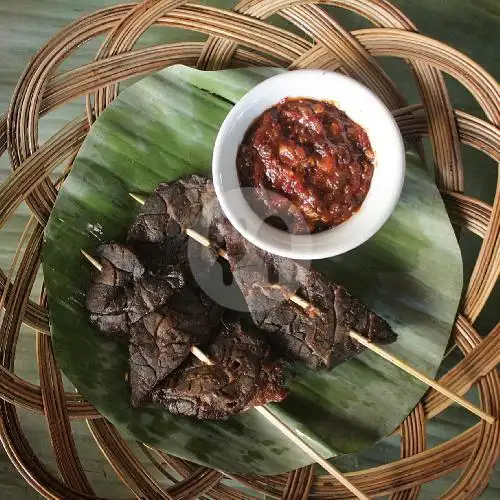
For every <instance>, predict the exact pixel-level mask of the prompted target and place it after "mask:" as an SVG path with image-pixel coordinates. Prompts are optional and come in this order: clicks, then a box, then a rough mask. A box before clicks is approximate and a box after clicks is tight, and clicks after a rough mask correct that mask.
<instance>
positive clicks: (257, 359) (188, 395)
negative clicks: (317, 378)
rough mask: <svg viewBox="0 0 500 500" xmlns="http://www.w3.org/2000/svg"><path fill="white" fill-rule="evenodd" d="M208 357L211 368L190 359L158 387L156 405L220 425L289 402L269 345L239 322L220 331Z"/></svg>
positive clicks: (281, 372)
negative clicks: (253, 410) (245, 413)
mask: <svg viewBox="0 0 500 500" xmlns="http://www.w3.org/2000/svg"><path fill="white" fill-rule="evenodd" d="M207 353H208V355H209V357H210V359H211V360H212V361H213V362H214V364H213V365H211V366H208V365H202V364H201V363H200V362H199V361H198V360H194V359H192V360H191V361H189V362H188V363H187V364H186V365H183V366H181V367H179V369H178V370H176V371H175V372H174V373H172V375H171V376H170V377H168V378H167V379H165V380H164V381H163V382H162V383H161V384H159V386H158V387H157V388H156V389H155V390H154V391H153V401H155V402H157V403H159V404H161V405H162V406H163V407H164V408H165V409H166V410H168V411H169V412H170V413H173V414H176V415H187V416H192V417H196V418H199V419H201V420H205V419H210V420H220V419H224V418H226V417H229V416H231V415H235V414H237V413H241V412H243V411H246V410H248V409H249V408H252V407H253V406H256V405H263V404H266V403H268V402H273V401H274V402H279V401H281V400H283V399H284V398H285V397H286V391H285V389H284V388H283V384H284V375H283V370H282V368H281V366H280V365H279V364H278V363H276V362H274V361H272V360H271V358H270V350H269V346H268V345H267V343H266V341H265V340H264V339H263V338H262V337H261V336H259V335H258V334H257V333H256V332H254V331H252V330H248V329H246V330H243V329H242V326H241V323H240V322H239V321H238V322H231V323H228V324H227V325H224V326H222V328H221V331H220V333H219V334H218V335H217V337H216V338H215V339H214V340H213V341H212V342H211V343H210V345H209V346H208V347H207Z"/></svg>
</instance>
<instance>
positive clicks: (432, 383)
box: [130, 193, 495, 424]
mask: <svg viewBox="0 0 500 500" xmlns="http://www.w3.org/2000/svg"><path fill="white" fill-rule="evenodd" d="M130 196H131V197H132V198H133V199H134V200H136V201H137V202H138V203H140V204H141V205H144V203H145V200H144V198H142V197H141V196H139V195H137V194H133V193H130ZM186 234H187V235H188V236H189V237H190V238H192V239H194V240H196V241H197V242H198V243H200V244H201V245H203V246H205V247H207V248H210V247H211V246H212V244H211V243H210V240H209V239H208V238H206V237H205V236H203V235H201V234H200V233H198V232H197V231H194V230H193V229H186ZM217 253H218V255H219V256H220V257H222V258H224V259H226V260H227V253H226V252H225V250H219V251H218V252H217ZM274 286H275V287H276V288H280V289H282V291H283V293H284V295H285V297H286V298H288V299H289V300H291V301H292V302H294V303H295V304H297V305H298V306H299V307H302V308H303V309H305V310H306V311H308V312H319V311H318V310H317V308H315V307H314V305H313V304H310V303H309V302H307V301H306V300H304V299H303V298H302V297H299V296H297V295H295V294H292V293H290V292H289V291H288V290H286V288H284V287H282V286H280V285H274ZM349 336H350V337H351V338H352V339H353V340H355V341H356V342H359V343H360V344H362V345H363V346H365V347H366V348H367V349H369V350H370V351H372V352H374V353H375V354H378V355H379V356H381V357H382V358H384V359H385V360H386V361H389V363H392V364H393V365H394V366H397V367H398V368H400V369H401V370H403V371H405V372H406V373H408V374H409V375H412V376H413V377H415V378H416V379H418V380H420V382H422V383H424V384H425V385H428V386H429V387H432V388H433V389H435V390H436V391H437V392H439V393H441V394H442V395H443V396H445V397H447V398H448V399H451V400H452V401H454V402H455V403H457V404H458V405H460V406H462V407H463V408H465V409H467V410H469V411H470V412H471V413H474V414H475V415H477V416H478V417H480V418H481V419H482V420H485V421H486V422H488V423H490V424H493V423H494V422H495V417H494V416H493V415H490V414H489V413H486V412H485V411H483V410H481V408H478V407H477V406H476V405H474V404H472V403H471V402H469V401H467V400H466V399H465V398H462V397H461V396H459V395H458V394H455V393H453V392H451V391H450V390H449V389H447V388H446V387H445V386H444V385H442V384H440V383H439V382H438V381H437V380H433V379H431V378H429V377H428V376H427V375H425V374H424V373H422V372H420V371H419V370H417V369H416V368H413V367H412V366H410V365H409V364H407V363H406V362H405V361H403V360H401V359H399V358H397V357H396V356H394V355H393V354H391V353H389V352H388V351H386V350H385V349H382V348H381V347H380V346H378V345H375V344H374V343H372V342H370V341H369V340H367V339H366V338H364V337H363V336H361V335H360V334H359V333H358V332H355V331H354V330H350V331H349Z"/></svg>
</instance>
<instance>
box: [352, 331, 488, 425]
mask: <svg viewBox="0 0 500 500" xmlns="http://www.w3.org/2000/svg"><path fill="white" fill-rule="evenodd" d="M349 335H350V336H351V338H353V339H355V340H356V341H358V342H359V343H360V344H362V345H364V346H365V347H368V349H370V350H372V351H373V352H374V353H376V354H378V355H379V356H381V357H382V358H384V359H386V360H387V361H389V362H390V363H392V364H393V365H395V366H397V367H398V368H401V370H403V371H405V372H406V373H409V374H410V375H413V376H414V377H415V378H417V379H418V380H420V381H421V382H423V383H424V384H427V385H428V386H429V387H432V388H433V389H436V391H438V392H440V393H441V394H443V396H446V397H447V398H449V399H451V400H452V401H455V403H457V404H459V405H460V406H462V407H464V408H466V409H467V410H469V411H470V412H472V413H474V414H475V415H477V416H478V417H480V418H482V419H483V420H486V422H488V423H490V424H493V423H494V422H495V417H494V416H493V415H490V414H489V413H486V412H484V411H483V410H481V408H478V407H477V406H475V405H473V404H472V403H470V402H469V401H467V400H466V399H465V398H462V397H461V396H459V395H458V394H455V393H453V392H451V391H450V390H448V389H447V388H446V387H445V386H444V385H442V384H440V383H439V382H438V381H437V380H433V379H432V378H429V377H428V376H427V375H424V374H423V373H421V372H419V371H418V370H417V369H415V368H413V367H412V366H410V365H408V364H406V363H405V362H404V361H402V360H400V359H398V358H396V357H395V356H393V355H392V354H390V353H388V352H387V351H386V350H384V349H382V348H381V347H379V346H378V345H376V344H372V343H370V342H369V341H368V340H366V339H365V338H364V337H362V336H361V335H359V334H358V333H356V332H353V331H351V332H350V333H349Z"/></svg>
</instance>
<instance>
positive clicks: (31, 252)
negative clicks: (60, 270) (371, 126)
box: [0, 0, 500, 500]
mask: <svg viewBox="0 0 500 500" xmlns="http://www.w3.org/2000/svg"><path fill="white" fill-rule="evenodd" d="M320 3H321V4H325V3H330V4H331V5H335V6H337V7H341V8H344V9H348V10H351V11H354V12H356V13H357V14H359V15H361V16H363V17H365V18H366V19H367V20H368V21H370V23H371V24H372V25H373V26H374V27H372V28H369V29H361V30H357V31H354V32H349V31H346V30H345V29H344V28H343V27H342V26H340V25H339V24H338V23H337V21H336V20H335V19H334V18H332V17H331V16H330V15H329V14H328V13H327V12H326V11H325V10H324V8H323V6H320V5H319V4H320ZM272 14H278V15H279V16H282V17H283V18H285V19H286V20H288V21H289V22H291V23H292V24H293V25H295V26H296V27H297V28H298V29H299V30H298V31H294V32H293V33H292V32H289V31H286V30H284V29H280V28H277V27H275V26H273V25H271V24H268V22H266V19H267V18H268V17H269V16H271V15H272ZM153 25H156V26H162V27H164V28H165V29H168V27H176V28H182V29H185V30H194V31H198V32H201V33H204V34H206V35H208V39H207V40H206V41H205V42H196V43H195V42H189V43H171V44H168V45H157V46H152V47H147V48H138V49H135V48H134V45H135V43H136V41H137V40H138V39H139V37H140V36H141V35H142V34H143V33H144V32H145V31H146V30H147V29H148V28H150V27H151V26H153ZM297 32H300V33H301V35H297V34H295V33H297ZM103 34H104V35H105V42H104V43H103V44H102V45H101V47H100V49H99V51H98V53H97V55H96V57H95V60H94V61H93V62H91V63H89V64H86V65H84V66H81V67H78V68H75V69H72V70H70V71H66V72H64V73H61V72H57V70H58V66H59V65H60V64H61V63H62V62H63V61H64V59H65V58H66V57H67V56H68V55H70V54H71V53H72V52H73V51H74V50H75V49H76V48H77V47H78V46H79V45H81V44H83V43H85V42H87V41H89V40H91V39H93V38H95V37H97V36H99V35H103ZM379 57H392V58H399V59H401V60H403V61H404V62H405V63H406V64H408V65H409V66H410V67H411V70H412V73H413V75H414V77H415V81H416V83H417V85H418V89H419V92H420V96H421V104H420V105H411V106H408V105H407V104H406V103H405V100H404V99H403V97H402V95H401V94H400V92H399V91H398V88H397V82H392V81H391V79H390V78H389V77H388V76H387V75H386V74H385V73H384V71H383V70H382V69H381V67H380V66H379V64H378V62H377V58H379ZM172 64H186V65H191V66H195V67H198V68H200V69H207V70H215V69H222V68H226V67H240V66H249V65H250V66H255V65H264V66H282V67H285V68H290V69H296V68H324V69H335V70H338V71H342V72H345V73H346V74H349V75H351V76H353V77H354V78H356V79H358V80H359V81H361V82H363V83H364V84H365V85H367V86H368V87H370V88H371V89H373V90H374V91H375V92H376V93H377V94H378V95H379V96H380V97H381V98H382V100H383V101H384V102H385V104H386V105H387V106H388V107H389V108H390V109H392V110H393V113H394V116H395V117H396V119H397V122H398V124H399V126H400V128H401V131H402V133H403V135H404V137H405V138H406V139H408V140H411V141H413V142H415V143H416V144H417V145H418V144H419V141H420V139H421V138H422V137H425V136H428V137H429V138H430V140H431V143H432V148H433V155H434V162H435V167H436V168H435V172H436V183H437V185H438V187H439V188H440V190H441V192H442V195H443V199H444V201H445V204H446V207H447V210H448V212H449V215H450V218H451V220H452V222H453V223H454V224H455V225H456V226H457V233H458V232H460V227H462V228H466V229H468V230H470V231H472V232H473V233H475V234H476V235H478V236H479V237H480V238H481V239H482V246H481V250H480V252H479V255H478V257H477V261H476V263H475V267H474V270H473V272H472V275H471V277H470V280H469V282H468V283H467V284H466V287H465V290H464V296H463V300H462V303H461V306H460V311H459V314H458V316H457V319H456V323H455V326H454V329H453V332H452V339H453V341H454V343H455V344H456V345H457V346H458V348H459V349H460V350H461V351H462V353H463V359H462V360H461V361H460V362H459V363H458V364H457V365H456V366H455V367H454V368H453V369H452V370H450V371H449V372H448V373H446V375H444V376H443V377H442V378H441V382H442V383H443V384H445V385H446V386H447V387H448V388H450V389H451V390H452V391H454V392H455V393H457V394H460V395H463V394H465V393H466V392H467V391H468V390H469V389H470V388H471V387H472V386H474V385H475V386H476V387H477V389H478V391H479V394H480V398H481V406H482V407H483V409H485V411H487V412H489V413H491V414H493V415H496V416H497V417H498V416H499V412H500V410H499V409H500V380H499V376H498V373H497V372H496V365H497V363H498V361H499V354H498V353H499V352H500V324H498V325H497V326H496V327H495V328H494V329H493V330H492V331H491V332H489V334H488V335H487V336H486V337H481V336H480V335H479V334H478V333H477V332H476V330H475V328H474V326H473V325H474V322H475V321H476V319H477V318H478V316H479V314H480V313H481V310H482V309H483V307H484V306H485V303H486V301H487V299H488V297H489V295H490V294H491V292H492V290H493V288H494V286H495V284H496V280H497V277H498V272H499V269H500V188H499V187H500V184H499V183H498V182H497V191H496V197H495V200H494V203H493V205H489V204H487V203H485V202H483V201H481V200H479V199H476V198H473V197H471V196H467V195H465V194H463V189H464V182H463V165H462V159H461V144H460V143H462V144H466V145H468V146H472V147H473V148H476V149H478V150H480V151H482V152H483V153H484V154H486V155H488V156H490V157H491V158H493V159H494V160H495V161H497V162H498V161H500V131H499V128H498V127H499V123H500V89H499V86H498V84H497V82H496V81H495V80H494V79H493V78H492V77H491V76H490V75H488V74H487V73H486V72H485V71H484V70H483V69H482V68H481V67H480V66H479V65H477V64H476V63H475V62H474V61H472V60H470V59H469V58H468V57H466V56H464V55H463V54H461V53H459V52H457V51H456V50H454V49H452V48H451V47H449V46H447V45H445V44H443V43H440V42H438V41H436V40H433V39H431V38H428V37H426V36H423V35H421V34H419V33H418V31H417V29H416V27H415V26H414V25H413V24H412V22H411V21H410V20H409V19H407V18H406V17H405V16H404V15H403V14H402V13H401V12H400V11H399V10H397V9H396V8H395V7H393V6H392V5H391V4H390V3H389V2H387V1H385V0H335V1H331V2H308V1H286V0H242V1H241V2H239V3H238V4H237V5H236V7H235V8H234V10H233V11H224V10H219V9H215V8H211V7H206V6H201V5H194V4H188V3H186V2H184V1H180V0H156V1H155V0H146V1H144V2H142V3H138V4H126V5H117V6H114V7H110V8H106V9H103V10H100V11H98V12H95V13H93V14H91V15H88V16H86V17H83V18H80V19H78V20H77V21H75V22H74V23H73V24H71V25H70V26H68V27H67V28H65V29H63V30H62V31H61V32H59V33H58V34H57V35H56V36H54V37H53V38H52V39H51V40H50V41H49V42H48V43H47V44H46V45H45V46H44V47H42V48H41V49H40V51H39V52H38V53H37V54H36V56H35V57H34V58H33V59H32V60H31V62H30V64H29V66H28V67H27V69H26V71H25V72H24V74H23V75H22V76H21V78H20V80H19V83H18V85H17V88H16V90H15V92H14V95H13V98H12V102H11V106H10V109H9V111H8V114H7V115H5V116H3V117H2V118H1V119H0V153H2V154H4V153H5V152H6V151H7V152H8V154H9V156H10V161H11V164H12V173H11V175H10V176H9V177H8V178H7V180H6V181H5V183H4V184H3V185H2V186H1V187H0V224H1V226H3V225H5V224H6V223H7V222H8V221H9V220H10V218H11V217H12V215H13V213H14V211H15V210H16V208H17V207H18V206H19V205H20V204H21V203H22V202H23V201H25V202H26V203H27V204H28V206H29V208H30V209H31V211H32V217H31V219H30V221H29V223H28V224H27V226H26V229H25V231H24V233H23V235H22V237H21V240H20V242H19V249H18V252H17V254H16V262H14V263H13V266H12V268H11V269H5V270H0V293H1V294H2V295H1V302H0V306H1V307H0V310H1V309H4V314H3V317H2V322H1V325H0V370H1V373H0V397H1V399H0V438H1V440H2V442H3V445H4V447H5V450H6V452H7V454H8V455H9V457H10V459H11V460H12V462H13V463H14V465H15V466H16V468H17V469H18V471H19V472H20V473H21V474H22V475H23V476H24V478H25V479H26V481H28V482H29V483H30V484H31V485H32V486H33V488H35V489H36V490H37V491H38V492H39V493H40V494H41V495H43V496H46V497H47V498H65V499H77V498H95V494H94V492H93V489H92V485H91V484H90V482H89V480H88V479H87V477H86V475H85V473H84V469H83V467H82V465H81V462H80V459H79V456H78V454H77V451H76V447H75V443H74V439H73V436H72V432H71V426H70V421H71V420H76V419H84V420H86V421H87V423H88V426H89V428H90V431H91V433H92V435H93V437H94V438H95V440H96V442H97V444H98V446H99V448H100V449H101V451H102V453H103V455H104V456H105V457H106V459H107V460H108V461H109V462H110V464H111V465H112V467H113V468H114V470H115V472H116V474H117V475H118V476H119V477H120V479H121V480H122V481H123V482H124V483H125V484H126V485H127V487H128V488H129V489H130V492H131V496H137V497H140V498H147V499H157V498H158V499H161V498H166V499H177V500H180V499H192V498H196V497H199V496H201V497H203V498H212V499H216V500H223V499H236V500H238V499H247V498H253V497H250V496H248V495H246V494H243V493H241V491H239V490H237V489H235V488H233V487H229V486H227V485H225V484H223V483H222V482H221V481H222V480H223V479H225V478H226V477H227V475H225V474H224V473H223V472H220V471H215V470H210V469H208V468H204V467H199V466H198V465H195V464H192V463H190V462H187V461H185V460H181V459H179V458H176V457H173V456H169V455H166V454H165V453H163V452H160V451H157V450H153V449H149V448H147V447H145V446H142V445H141V447H142V451H143V452H144V453H145V454H146V455H147V457H148V458H149V459H150V460H151V461H152V463H153V464H154V465H155V467H157V468H158V469H159V470H160V471H162V472H163V473H164V474H165V476H166V478H169V477H170V475H169V474H170V473H169V471H171V470H174V471H176V472H177V474H178V475H180V476H181V477H182V478H183V480H181V481H177V482H175V480H174V485H173V486H171V487H169V488H165V487H162V486H160V484H159V483H158V482H157V481H156V480H155V479H154V478H153V477H152V476H151V475H150V474H149V473H148V472H147V471H146V469H145V468H144V467H143V466H142V465H141V462H140V461H139V459H138V457H136V456H135V455H134V454H133V453H132V451H131V449H130V448H129V447H128V445H127V443H126V441H125V440H124V439H123V437H122V436H120V434H119V433H118V432H117V430H116V429H115V428H114V427H113V426H112V425H111V424H110V423H108V422H107V421H106V420H105V419H103V418H102V417H101V416H100V415H99V413H98V412H97V411H96V410H95V408H93V406H92V405H91V404H89V403H88V402H87V401H85V400H84V399H83V398H82V397H81V396H79V395H78V394H75V393H67V392H65V391H64V388H63V384H62V377H61V373H60V371H59V370H58V367H57V363H56V361H55V359H54V355H53V352H52V347H51V339H50V336H49V335H46V334H48V333H50V332H49V325H48V315H47V309H46V301H45V296H44V294H43V293H42V295H41V296H40V300H39V302H38V303H36V302H34V301H32V300H30V293H31V290H32V288H33V284H34V280H35V277H36V275H37V273H38V271H39V268H40V250H41V244H42V235H43V228H44V226H45V224H46V223H47V220H48V218H49V216H50V213H51V209H52V206H53V204H54V201H55V198H56V196H57V190H58V189H59V187H60V185H61V184H62V182H63V181H64V176H63V177H61V179H59V181H58V182H55V183H54V182H52V181H51V179H50V174H51V172H52V171H53V170H54V169H55V167H56V166H58V165H60V164H61V163H63V162H65V163H66V164H67V168H66V172H68V171H69V169H70V168H71V165H72V161H73V159H74V157H75V155H76V154H77V152H78V149H79V147H80V146H81V144H82V141H83V140H84V139H85V136H86V134H87V133H88V131H89V127H90V125H91V124H92V122H93V121H94V120H95V119H96V117H98V116H99V114H100V113H101V112H102V111H103V110H104V109H105V108H106V106H107V105H109V104H110V103H111V101H112V100H113V99H114V98H115V97H116V95H117V94H118V85H117V84H118V82H120V81H123V80H125V79H127V78H130V77H132V76H137V75H141V74H147V73H150V72H153V71H156V70H159V69H161V68H164V67H166V66H169V65H172ZM444 74H448V75H450V76H452V77H453V78H455V79H456V80H457V81H458V82H460V83H461V84H462V85H463V86H465V87H466V88H467V89H468V90H469V92H470V93H471V94H472V95H473V96H474V98H475V99H476V100H477V103H478V104H479V105H480V106H481V108H482V110H483V112H484V117H483V118H478V117H475V116H471V115H469V114H467V113H464V112H462V111H458V110H455V109H453V107H452V104H451V102H450V98H449V96H448V92H447V89H446V85H445V80H444V76H443V75H444ZM79 96H86V106H85V109H82V114H81V116H80V117H79V118H77V119H75V120H73V121H72V122H71V123H69V124H68V125H66V126H64V127H63V128H62V129H61V130H60V131H59V133H58V134H57V135H55V136H53V137H51V138H50V139H49V140H48V141H46V142H44V143H43V145H41V146H40V145H39V143H38V127H39V120H40V118H41V117H42V116H43V115H44V114H46V113H49V112H50V111H52V110H53V109H54V108H56V107H57V106H60V105H62V104H63V103H66V102H68V101H70V100H73V99H75V98H77V97H79ZM1 226H0V227H1ZM12 270H17V271H16V272H14V271H12ZM23 323H24V324H26V325H28V326H30V327H32V328H33V329H35V330H36V331H37V337H36V339H37V340H36V341H37V356H38V365H39V373H40V385H39V386H36V385H33V384H31V383H29V382H27V381H25V380H22V379H21V378H19V377H18V376H17V375H16V374H15V373H14V370H13V367H14V359H15V355H16V343H17V338H18V334H19V330H20V327H21V325H22V324H23ZM450 404H451V402H450V401H449V400H448V399H446V398H445V397H444V396H442V395H441V394H439V393H437V392H436V391H434V390H429V391H428V392H427V393H426V394H425V396H424V397H423V399H422V400H421V402H420V403H419V404H418V405H417V406H416V408H415V409H414V411H413V412H412V413H411V414H410V415H409V416H408V417H407V419H406V420H405V421H404V422H403V423H402V424H401V426H400V428H399V429H398V432H399V433H400V437H401V458H400V460H398V461H396V462H392V463H389V464H386V465H382V466H379V467H375V468H371V469H366V470H360V471H357V472H354V473H349V474H347V477H348V478H349V479H350V480H351V481H352V482H353V483H354V484H355V485H356V486H357V487H358V488H360V489H361V490H362V491H364V492H365V493H366V494H369V495H370V496H376V495H389V496H390V498H391V499H393V500H395V499H398V500H399V499H412V498H416V497H417V496H418V494H419V490H420V486H421V485H422V484H423V483H426V482H428V481H432V480H434V479H437V478H439V477H441V476H444V475H447V474H449V473H450V472H452V471H455V470H457V469H460V475H459V477H458V479H457V480H456V481H455V483H454V484H453V485H452V486H451V488H450V489H449V490H448V491H446V492H445V493H444V494H443V496H442V498H447V499H456V498H476V497H477V496H478V495H479V494H480V493H481V492H482V491H483V490H484V489H485V488H486V486H487V484H488V481H489V478H490V475H491V471H492V469H493V467H494V465H495V462H496V459H497V455H498V450H499V449H500V424H499V423H498V420H497V421H496V423H495V424H494V425H489V424H487V423H485V422H480V423H478V424H476V425H474V426H473V427H471V428H469V429H468V430H466V431H465V432H463V433H462V434H460V435H458V436H456V437H454V438H452V439H450V440H449V441H447V442H444V443H442V444H440V445H439V446H436V447H433V448H427V446H426V421H428V420H429V419H431V418H433V417H435V416H436V415H438V414H440V413H441V412H442V411H443V410H445V409H446V408H447V407H448V406H449V405H450ZM18 407H22V408H25V409H28V410H30V411H33V412H38V413H40V414H43V415H44V416H45V418H46V420H47V424H48V429H49V433H50V438H51V444H52V447H53V449H54V453H55V456H56V460H57V465H58V467H59V474H55V473H54V472H53V471H51V470H49V469H48V468H47V467H46V466H45V465H44V464H43V463H41V462H40V461H39V459H38V458H37V457H36V455H35V453H34V451H33V450H32V449H31V447H30V445H29V443H28V441H27V439H26V437H25V436H24V435H23V431H22V429H21V426H20V422H19V419H18V416H17V408H18ZM231 477H232V479H235V480H237V481H239V482H241V483H243V484H244V485H246V486H247V487H248V488H250V489H252V490H254V491H256V492H260V493H263V494H266V495H268V496H269V497H271V498H286V499H306V498H317V499H320V498H350V493H349V492H348V491H347V490H346V489H345V488H344V487H343V486H342V485H340V484H339V483H337V482H336V481H335V480H334V479H333V478H331V477H329V476H320V475H316V474H315V472H314V470H313V467H312V466H308V467H304V468H302V469H299V470H296V471H294V472H290V473H288V474H281V475H277V476H273V477H268V476H266V477H260V476H248V477H242V476H231Z"/></svg>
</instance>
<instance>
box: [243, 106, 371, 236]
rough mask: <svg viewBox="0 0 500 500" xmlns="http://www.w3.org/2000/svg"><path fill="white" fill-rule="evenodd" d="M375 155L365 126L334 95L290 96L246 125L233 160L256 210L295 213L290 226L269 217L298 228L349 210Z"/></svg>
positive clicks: (319, 225)
mask: <svg viewBox="0 0 500 500" xmlns="http://www.w3.org/2000/svg"><path fill="white" fill-rule="evenodd" d="M373 161H374V154H373V151H372V149H371V146H370V141H369V140H368V136H367V134H366V132H365V131H364V130H363V128H362V127H360V126H359V125H358V124H357V123H355V122H353V121H352V120H351V119H350V118H349V117H348V116H347V115H346V114H345V113H344V112H343V111H341V110H340V109H338V108H337V107H336V106H334V105H333V104H331V103H329V102H321V101H315V100H313V99H305V98H286V99H283V100H282V101H280V102H279V103H278V104H277V105H276V106H273V107H272V108H270V109H268V110H267V111H265V112H264V113H263V114H262V115H261V116H260V117H259V118H257V120H256V121H255V122H254V123H253V124H252V126H251V127H250V128H249V129H248V131H247V132H246V134H245V137H244V139H243V142H242V143H241V145H240V147H239V150H238V156H237V160H236V163H237V169H238V177H239V181H240V185H241V186H242V187H253V188H255V189H254V190H252V191H253V194H252V198H253V197H255V199H256V200H257V205H258V206H257V208H256V205H255V203H254V201H255V200H249V201H251V205H252V207H253V208H254V210H256V211H257V213H259V214H260V215H262V214H264V215H266V214H267V215H269V214H271V215H274V216H278V217H279V218H280V219H282V220H290V219H291V220H292V223H291V224H290V225H289V227H288V228H286V227H283V226H282V225H280V224H275V223H272V222H269V221H268V222H269V223H271V224H273V225H276V226H277V227H280V228H281V229H284V230H288V231H289V232H292V233H295V234H300V233H317V232H320V231H323V230H325V229H328V228H331V227H333V226H337V225H338V224H340V223H342V222H344V221H345V220H347V219H348V218H349V217H351V216H352V215H353V214H354V213H355V212H356V211H357V210H358V209H359V207H360V206H361V204H362V203H363V201H364V199H365V197H366V195H367V193H368V189H369V188H370V183H371V180H372V176H373ZM247 191H249V190H244V192H245V193H246V192H247ZM247 199H248V196H247ZM259 207H260V208H259ZM273 219H275V217H273Z"/></svg>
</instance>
